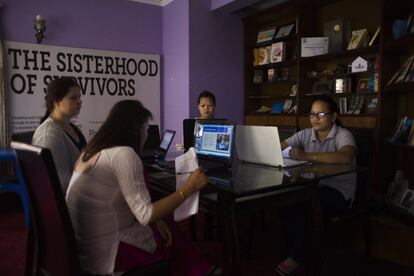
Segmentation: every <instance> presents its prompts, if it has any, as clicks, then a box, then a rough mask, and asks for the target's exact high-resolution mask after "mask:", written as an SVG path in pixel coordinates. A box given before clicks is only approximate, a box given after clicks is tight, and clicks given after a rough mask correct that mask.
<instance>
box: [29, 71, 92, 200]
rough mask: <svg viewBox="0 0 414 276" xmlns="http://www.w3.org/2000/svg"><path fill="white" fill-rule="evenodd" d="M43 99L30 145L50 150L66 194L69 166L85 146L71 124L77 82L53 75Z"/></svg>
mask: <svg viewBox="0 0 414 276" xmlns="http://www.w3.org/2000/svg"><path fill="white" fill-rule="evenodd" d="M45 101H46V114H45V115H44V116H43V118H42V119H41V121H40V123H41V124H40V125H39V126H38V127H37V129H36V131H35V133H34V135H33V139H32V144H33V145H36V146H40V147H45V148H48V149H50V151H51V153H52V156H53V160H54V161H55V164H56V170H57V173H58V176H59V180H60V185H61V186H62V190H63V193H64V194H66V190H67V189H68V185H69V181H70V177H71V176H72V172H73V166H74V165H75V162H76V159H78V157H79V154H80V152H81V150H82V149H83V147H84V146H85V145H86V140H85V137H83V135H82V132H81V131H80V129H79V128H78V127H77V126H75V125H74V124H73V123H71V120H72V119H73V117H75V116H76V115H78V114H79V112H80V109H81V106H82V101H81V93H80V88H79V85H78V84H77V83H76V81H75V80H74V79H72V78H68V77H62V78H57V79H55V80H53V81H52V82H51V83H50V84H49V85H48V87H47V93H46V97H45Z"/></svg>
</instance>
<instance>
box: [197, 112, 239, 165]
mask: <svg viewBox="0 0 414 276" xmlns="http://www.w3.org/2000/svg"><path fill="white" fill-rule="evenodd" d="M235 128H236V126H235V125H234V124H232V123H230V122H227V121H220V120H219V121H217V120H213V121H210V120H197V121H196V122H195V126H194V129H195V134H194V149H195V152H196V154H197V159H198V164H199V165H200V166H201V167H203V168H204V169H206V170H212V169H227V168H229V167H230V166H231V164H232V159H233V148H234V146H233V144H234V135H235Z"/></svg>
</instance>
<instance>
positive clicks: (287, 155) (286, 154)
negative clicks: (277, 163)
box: [282, 146, 292, 158]
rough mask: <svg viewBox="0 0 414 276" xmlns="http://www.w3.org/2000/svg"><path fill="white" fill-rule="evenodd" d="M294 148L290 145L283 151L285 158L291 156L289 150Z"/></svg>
mask: <svg viewBox="0 0 414 276" xmlns="http://www.w3.org/2000/svg"><path fill="white" fill-rule="evenodd" d="M291 149H292V147H291V146H288V147H287V148H285V149H284V150H283V151H282V156H283V158H290V155H289V151H290V150H291Z"/></svg>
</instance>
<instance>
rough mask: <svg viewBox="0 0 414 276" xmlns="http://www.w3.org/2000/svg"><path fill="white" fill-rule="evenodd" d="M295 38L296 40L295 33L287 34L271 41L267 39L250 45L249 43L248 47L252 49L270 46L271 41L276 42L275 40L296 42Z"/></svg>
mask: <svg viewBox="0 0 414 276" xmlns="http://www.w3.org/2000/svg"><path fill="white" fill-rule="evenodd" d="M297 40H298V35H297V34H293V35H289V36H286V37H280V38H276V39H273V40H272V41H269V42H263V43H257V44H252V45H250V46H248V47H249V48H250V49H251V50H253V49H254V48H259V47H265V46H271V45H272V44H273V43H277V42H286V43H289V42H296V41H297Z"/></svg>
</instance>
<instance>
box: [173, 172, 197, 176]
mask: <svg viewBox="0 0 414 276" xmlns="http://www.w3.org/2000/svg"><path fill="white" fill-rule="evenodd" d="M186 173H193V172H179V173H176V174H178V175H181V174H186Z"/></svg>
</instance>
